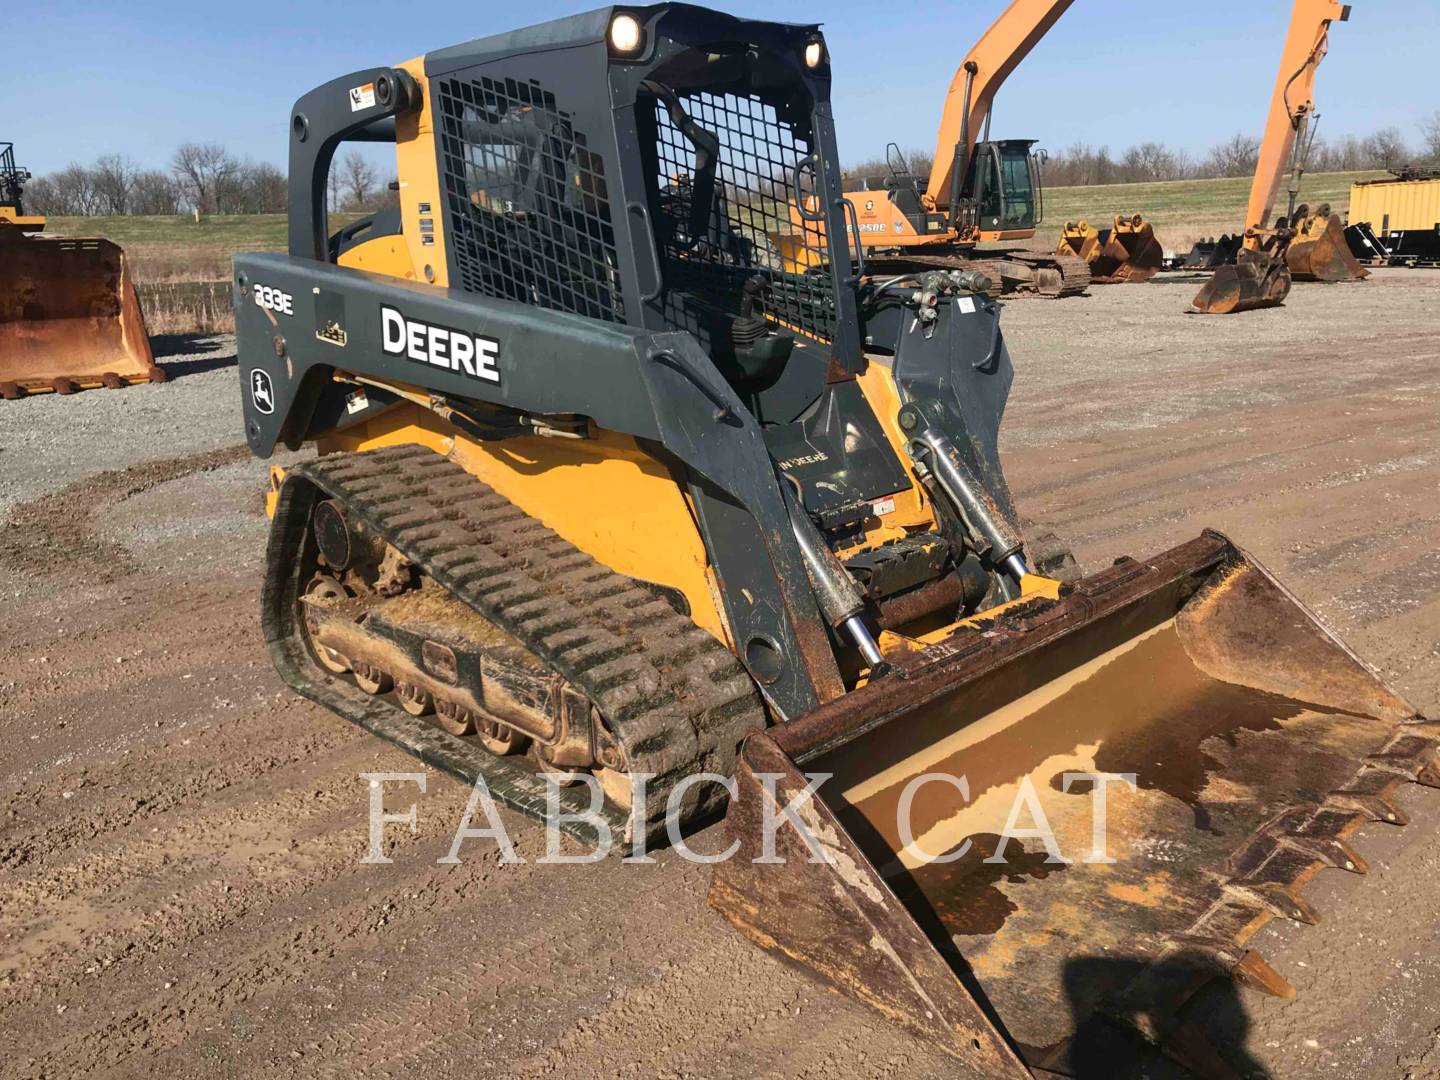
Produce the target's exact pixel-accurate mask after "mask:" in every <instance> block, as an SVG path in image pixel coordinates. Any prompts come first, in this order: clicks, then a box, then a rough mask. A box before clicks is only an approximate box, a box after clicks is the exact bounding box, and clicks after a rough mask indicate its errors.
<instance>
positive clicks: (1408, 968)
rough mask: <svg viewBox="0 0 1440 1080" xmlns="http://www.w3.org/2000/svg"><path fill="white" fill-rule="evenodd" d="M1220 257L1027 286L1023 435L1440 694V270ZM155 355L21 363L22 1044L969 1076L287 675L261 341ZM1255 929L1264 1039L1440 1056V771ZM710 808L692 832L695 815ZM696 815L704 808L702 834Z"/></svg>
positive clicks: (177, 1067) (545, 1070)
mask: <svg viewBox="0 0 1440 1080" xmlns="http://www.w3.org/2000/svg"><path fill="white" fill-rule="evenodd" d="M1194 288H1195V285H1194V283H1193V282H1189V283H1186V282H1182V283H1163V284H1153V283H1152V284H1149V285H1145V286H1134V287H1112V288H1109V289H1097V290H1096V294H1095V295H1094V296H1093V297H1091V298H1088V299H1080V300H1074V301H1066V302H1060V303H1050V302H1040V301H1028V302H1017V303H1014V304H1010V305H1008V307H1007V310H1006V327H1007V336H1008V340H1009V343H1010V347H1011V351H1012V353H1013V355H1014V357H1015V363H1016V369H1017V377H1016V383H1015V390H1014V394H1013V396H1012V408H1011V411H1010V414H1009V416H1008V418H1007V428H1006V434H1005V447H1004V449H1005V450H1006V452H1007V453H1008V459H1007V460H1008V466H1007V467H1008V471H1009V475H1010V478H1011V481H1012V485H1013V487H1014V488H1015V490H1016V492H1017V494H1018V496H1019V498H1020V500H1021V502H1022V505H1023V506H1024V508H1025V509H1026V510H1027V512H1028V513H1029V514H1030V515H1032V516H1034V517H1037V518H1040V519H1043V520H1045V521H1047V522H1048V523H1049V524H1051V525H1053V526H1054V527H1055V528H1056V529H1057V530H1059V531H1060V532H1061V533H1062V534H1063V535H1064V536H1066V537H1067V538H1068V539H1069V540H1070V541H1071V542H1072V543H1073V544H1074V545H1075V547H1076V551H1077V554H1078V556H1079V558H1080V560H1081V562H1082V564H1083V565H1084V566H1085V567H1086V569H1087V570H1094V569H1097V568H1099V567H1102V566H1104V565H1106V564H1108V562H1109V561H1110V560H1112V559H1113V558H1114V557H1116V556H1118V555H1121V554H1124V553H1135V554H1145V553H1149V552H1154V551H1157V550H1160V549H1162V548H1165V547H1167V546H1170V545H1172V544H1174V543H1177V542H1180V541H1182V540H1185V539H1188V538H1190V537H1193V536H1194V535H1196V533H1197V532H1198V531H1199V530H1200V528H1201V527H1202V526H1206V525H1209V526H1214V527H1217V528H1220V529H1222V530H1224V531H1226V532H1228V533H1229V534H1230V535H1231V536H1233V537H1234V538H1235V539H1236V540H1237V541H1239V542H1240V543H1242V544H1244V545H1245V546H1246V547H1248V548H1249V549H1250V550H1251V551H1252V552H1253V553H1254V554H1255V555H1256V556H1257V557H1259V558H1260V559H1261V560H1263V561H1264V562H1266V563H1267V564H1268V565H1269V566H1270V567H1271V568H1272V569H1273V570H1274V571H1275V572H1276V573H1277V575H1278V576H1279V577H1280V578H1281V579H1282V580H1283V581H1285V582H1286V583H1287V584H1288V585H1289V586H1290V587H1291V588H1292V589H1293V590H1294V591H1295V592H1296V593H1297V594H1298V595H1299V596H1300V597H1301V598H1302V599H1303V600H1304V601H1306V602H1307V603H1308V604H1310V605H1311V606H1312V607H1313V608H1315V609H1316V610H1317V611H1318V612H1319V614H1320V615H1321V617H1322V618H1324V619H1325V620H1327V621H1328V622H1329V623H1330V624H1331V625H1332V626H1333V627H1334V628H1335V629H1336V630H1338V631H1339V632H1340V634H1341V635H1342V636H1344V637H1345V638H1346V639H1347V640H1348V641H1349V642H1350V643H1351V644H1352V646H1354V647H1355V648H1356V650H1357V651H1358V652H1360V653H1361V654H1362V655H1364V656H1365V657H1367V658H1368V659H1369V660H1370V661H1371V662H1372V663H1373V664H1375V665H1376V666H1377V667H1378V668H1379V669H1380V670H1381V671H1382V672H1383V674H1384V675H1385V677H1386V678H1388V679H1389V680H1390V681H1391V682H1392V683H1393V685H1395V686H1396V687H1397V688H1398V689H1399V690H1400V691H1401V692H1402V693H1404V694H1406V695H1407V696H1408V697H1409V698H1410V699H1411V700H1412V701H1413V702H1414V703H1415V704H1416V705H1417V706H1419V707H1420V708H1421V709H1422V710H1424V711H1427V712H1429V713H1431V714H1432V715H1435V714H1440V411H1437V406H1440V337H1437V330H1440V272H1426V271H1387V272H1381V273H1379V274H1377V275H1376V279H1375V280H1373V281H1371V282H1370V283H1367V284H1363V285H1353V286H1314V285H1312V286H1303V285H1302V286H1298V287H1297V288H1296V291H1295V293H1294V294H1293V295H1292V297H1291V300H1290V302H1289V304H1288V305H1287V306H1286V307H1285V308H1283V309H1279V310H1272V311H1266V312H1257V313H1252V314H1249V315H1244V316H1239V317H1235V318H1231V319H1224V318H1202V317H1195V316H1185V315H1183V314H1181V311H1182V309H1183V307H1184V305H1185V302H1186V301H1187V300H1188V298H1189V295H1190V294H1191V293H1192V292H1193V291H1194ZM164 344H165V346H166V348H165V349H163V350H162V351H167V352H169V354H170V355H169V357H168V358H167V359H166V362H167V363H169V364H172V365H173V366H172V374H174V375H175V376H176V378H175V379H174V380H173V381H172V382H170V383H168V384H166V385H163V386H147V387H141V388H136V389H132V390H127V391H124V392H115V391H97V392H92V393H86V394H83V395H80V396H78V397H73V398H68V399H60V398H55V397H46V398H38V399H32V400H27V401H20V402H0V524H3V527H0V642H3V649H0V1076H4V1077H36V1076H54V1077H62V1076H74V1075H78V1074H81V1073H85V1074H90V1075H113V1076H141V1075H144V1076H150V1077H158V1076H164V1077H170V1076H176V1077H192V1076H193V1077H199V1076H206V1077H209V1076H245V1077H251V1076H280V1075H296V1074H303V1075H307V1076H309V1075H318V1076H329V1075H364V1076H405V1077H411V1076H415V1075H422V1074H423V1075H426V1076H429V1077H434V1078H440V1077H451V1076H456V1077H458V1076H462V1075H463V1076H467V1077H477V1076H479V1077H540V1076H548V1075H567V1076H605V1077H611V1076H614V1077H637V1078H638V1077H670V1078H680V1077H717V1078H729V1077H733V1078H748V1077H752V1076H757V1075H762V1074H763V1075H783V1076H795V1077H889V1076H940V1075H945V1076H955V1075H957V1073H956V1071H955V1068H954V1065H953V1063H951V1062H949V1061H947V1060H946V1059H943V1058H941V1057H939V1056H938V1055H937V1054H936V1053H935V1052H933V1051H932V1050H931V1049H929V1048H927V1046H926V1044H925V1043H924V1042H922V1041H920V1040H917V1039H913V1038H911V1037H909V1036H907V1035H905V1034H903V1033H901V1032H898V1031H896V1030H894V1029H892V1028H890V1027H887V1026H886V1025H885V1024H883V1023H881V1022H880V1021H879V1020H877V1019H876V1018H875V1017H874V1016H872V1015H871V1014H870V1013H868V1012H866V1011H864V1010H862V1009H860V1008H859V1007H857V1006H852V1005H851V1004H849V1003H848V1002H847V1001H846V1000H844V999H842V998H840V997H838V996H836V995H835V994H832V993H830V992H827V991H826V990H824V989H822V988H820V987H819V986H818V985H816V984H814V983H812V982H810V981H809V980H808V979H806V978H805V977H803V976H802V975H800V974H798V973H796V972H794V971H792V970H790V969H788V968H786V967H784V966H782V965H780V964H778V963H776V962H775V961H773V960H771V959H770V958H768V957H767V956H765V955H764V954H762V953H761V952H759V951H758V950H755V949H753V948H752V947H751V946H749V945H748V944H747V943H745V942H744V941H743V940H741V939H740V938H739V937H738V936H737V935H735V934H734V933H732V932H731V931H730V930H729V929H728V928H727V926H726V925H724V924H723V923H722V921H721V920H720V919H719V918H718V917H717V916H716V915H714V914H713V913H712V912H711V911H710V910H709V909H708V908H707V907H706V905H705V903H704V893H705V888H706V884H707V873H706V871H705V868H704V867H699V866H695V865H691V864H689V863H687V862H684V861H682V860H680V859H679V858H677V857H675V856H674V855H673V854H669V855H667V854H665V853H661V854H660V855H659V857H658V859H657V863H656V865H654V866H649V867H637V866H627V865H622V864H621V863H619V862H618V861H613V860H612V861H609V862H606V863H602V864H597V865H592V866H585V867H576V866H556V865H540V864H537V863H536V862H535V861H534V860H535V859H536V858H537V857H538V856H540V855H543V854H544V835H543V832H542V830H541V829H540V827H539V826H538V825H536V824H535V823H533V822H530V821H529V820H527V819H523V818H520V817H518V816H514V815H509V814H507V815H506V816H505V821H506V823H507V825H508V827H509V831H510V835H511V837H512V838H513V840H514V842H515V845H516V849H517V851H518V853H519V854H520V855H521V856H523V857H524V858H525V859H526V860H527V862H526V863H525V864H523V865H502V864H500V863H499V862H498V860H497V858H496V853H495V850H494V845H493V844H492V843H490V842H489V841H475V842H472V843H471V844H469V845H468V846H467V848H466V849H464V851H463V857H462V861H461V863H460V864H459V865H437V862H436V860H437V858H439V857H441V856H443V855H445V854H446V853H447V851H448V850H449V848H450V843H451V837H452V833H453V832H454V829H455V827H456V825H457V823H458V821H459V819H460V815H461V813H462V810H463V807H464V805H465V800H466V795H467V792H466V791H465V790H464V789H463V788H462V787H461V786H460V785H459V784H457V783H455V782H454V781H452V780H450V779H448V778H446V777H444V776H443V775H441V774H438V773H435V772H433V771H428V778H427V786H426V791H425V792H424V793H423V794H421V793H420V792H418V790H416V789H415V788H413V787H409V788H407V787H404V786H397V787H396V788H395V789H394V790H392V792H391V794H390V796H389V798H388V801H387V805H388V806H389V807H390V808H391V809H392V810H403V809H404V808H405V807H406V806H408V805H409V803H410V802H411V801H412V800H413V801H415V802H416V803H417V804H418V822H419V824H418V829H417V831H416V832H415V833H414V834H413V835H412V834H411V832H410V831H409V830H408V829H406V828H404V827H398V826H392V827H390V829H389V830H388V833H387V851H388V854H389V855H390V856H391V858H392V859H393V862H392V863H391V864H389V865H366V864H363V863H362V862H361V858H362V857H363V856H364V854H365V851H366V842H367V841H366V834H367V825H366V807H367V804H368V799H369V793H368V785H367V781H366V780H364V779H363V778H362V777H361V775H360V774H362V773H367V772H374V771H396V772H416V771H420V772H427V770H425V769H423V767H422V766H420V765H419V764H418V763H417V762H415V761H414V760H413V759H411V758H409V757H407V756H405V755H403V754H402V753H400V752H399V751H398V750H395V749H393V748H391V747H390V746H388V744H383V743H380V742H378V741H376V740H375V739H373V738H371V737H369V736H367V735H365V734H364V733H362V732H361V731H359V730H358V729H356V728H353V727H351V726H350V725H348V724H346V723H344V722H342V721H339V720H337V719H334V718H332V717H331V716H329V715H328V714H326V713H325V712H323V711H322V710H321V709H319V708H318V707H316V706H313V705H311V704H308V703H306V702H304V701H302V700H300V699H298V698H297V697H296V696H295V695H293V694H292V693H290V692H288V691H287V690H286V689H285V688H284V687H283V686H282V684H281V682H280V680H279V678H278V677H277V676H276V674H275V673H274V671H273V670H272V668H271V665H270V662H269V660H268V658H267V657H266V654H265V651H264V648H263V646H262V643H261V640H260V634H259V627H258V625H257V622H258V619H257V616H258V583H259V578H260V565H261V555H262V549H263V545H264V538H265V528H266V523H265V521H264V519H263V516H262V503H261V496H260V492H261V490H262V488H263V485H264V481H265V470H266V465H265V464H264V463H262V462H259V461H256V460H253V459H251V458H250V457H249V456H248V455H247V454H246V453H245V452H244V451H243V450H242V449H241V448H240V447H239V444H240V442H241V437H240V417H239V399H238V390H237V386H236V381H237V380H236V376H235V371H234V367H233V360H232V358H231V357H230V355H229V353H230V344H229V342H227V341H225V340H218V341H213V342H208V343H207V342H194V341H180V340H176V341H169V342H166V343H164ZM1408 800H1409V803H1410V805H1411V806H1412V807H1413V809H1414V811H1415V816H1416V821H1415V823H1414V824H1413V825H1411V826H1409V827H1408V828H1405V829H1393V828H1390V829H1384V828H1379V827H1375V828H1372V829H1369V830H1367V831H1366V833H1365V834H1364V835H1363V836H1362V837H1361V838H1360V840H1359V846H1360V848H1361V850H1362V852H1363V853H1364V854H1365V855H1366V856H1367V857H1368V858H1369V859H1370V862H1371V865H1372V872H1371V873H1370V875H1369V876H1368V877H1366V878H1363V879H1361V878H1356V877H1353V876H1351V875H1345V874H1342V873H1339V872H1331V873H1326V874H1322V875H1321V877H1320V878H1319V879H1318V880H1317V882H1316V883H1315V884H1314V885H1313V886H1312V887H1311V888H1310V889H1309V890H1308V895H1309V896H1311V897H1312V899H1313V900H1314V902H1315V904H1316V906H1317V907H1318V908H1319V909H1320V911H1321V913H1322V917H1323V920H1324V921H1323V923H1322V924H1321V925H1320V926H1317V927H1297V926H1294V925H1285V926H1281V927H1279V928H1278V929H1276V930H1273V931H1268V932H1267V933H1266V934H1265V936H1264V940H1263V941H1262V942H1261V948H1262V949H1263V950H1264V951H1265V953H1266V955H1267V956H1269V957H1270V959H1271V960H1272V962H1273V963H1274V964H1275V966H1276V967H1277V968H1279V969H1280V970H1281V971H1282V972H1284V973H1285V974H1286V975H1287V976H1288V977H1289V978H1290V979H1291V981H1292V982H1294V983H1295V984H1296V986H1297V987H1298V989H1299V996H1298V997H1297V998H1296V999H1295V1000H1293V1001H1284V1002H1282V1001H1276V1000H1272V999H1264V998H1261V997H1259V996H1257V995H1254V994H1251V993H1248V992H1247V993H1244V994H1243V995H1242V996H1241V998H1240V1004H1241V1006H1242V1010H1243V1012H1242V1015H1241V1016H1239V1017H1238V1018H1237V1017H1232V1018H1230V1021H1229V1024H1230V1027H1229V1029H1228V1031H1229V1033H1230V1034H1229V1035H1226V1034H1224V1033H1221V1032H1218V1031H1217V1034H1216V1038H1217V1039H1222V1038H1230V1037H1232V1036H1233V1035H1234V1034H1235V1033H1236V1030H1237V1029H1238V1033H1239V1045H1238V1047H1231V1048H1230V1049H1229V1050H1227V1053H1229V1054H1230V1056H1231V1059H1232V1061H1234V1062H1235V1063H1236V1064H1238V1065H1243V1066H1244V1067H1245V1068H1248V1069H1250V1070H1251V1071H1253V1072H1255V1073H1257V1074H1262V1073H1266V1074H1270V1075H1275V1076H1281V1077H1319V1076H1327V1075H1331V1074H1340V1075H1348V1076H1354V1077H1367V1078H1368V1077H1377V1078H1378V1077H1414V1078H1418V1077H1435V1076H1440V841H1437V840H1436V838H1435V826H1436V823H1437V822H1440V792H1436V791H1419V790H1415V791H1412V792H1410V793H1409V795H1408ZM703 842H704V840H703V839H702V841H701V843H703ZM697 846H698V845H697Z"/></svg>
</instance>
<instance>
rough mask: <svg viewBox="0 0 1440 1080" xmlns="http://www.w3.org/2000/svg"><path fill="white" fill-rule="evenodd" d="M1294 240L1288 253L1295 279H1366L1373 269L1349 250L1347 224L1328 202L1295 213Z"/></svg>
mask: <svg viewBox="0 0 1440 1080" xmlns="http://www.w3.org/2000/svg"><path fill="white" fill-rule="evenodd" d="M1293 227H1294V229H1295V239H1294V240H1292V241H1290V249H1289V250H1288V251H1287V252H1286V253H1285V262H1286V263H1287V264H1288V265H1289V267H1290V276H1291V277H1293V278H1294V279H1295V280H1296V281H1363V280H1365V278H1367V277H1369V276H1370V272H1369V271H1368V270H1366V269H1365V268H1364V267H1363V266H1361V265H1360V261H1359V260H1358V259H1356V258H1355V256H1354V255H1353V254H1351V252H1350V244H1349V241H1347V240H1346V239H1345V226H1344V224H1343V223H1342V222H1341V221H1340V215H1339V214H1332V213H1331V212H1330V206H1329V204H1328V203H1326V204H1324V205H1322V206H1321V207H1320V208H1319V209H1318V210H1317V211H1315V213H1313V214H1311V213H1307V211H1306V208H1305V207H1303V206H1302V207H1301V208H1300V210H1299V211H1298V212H1297V213H1296V215H1295V223H1294V226H1293Z"/></svg>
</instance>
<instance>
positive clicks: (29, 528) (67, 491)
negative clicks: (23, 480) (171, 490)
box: [0, 446, 250, 582]
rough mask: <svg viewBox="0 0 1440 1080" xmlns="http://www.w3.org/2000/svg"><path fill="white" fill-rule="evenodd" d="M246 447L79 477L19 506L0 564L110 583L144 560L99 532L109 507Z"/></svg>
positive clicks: (0, 540) (214, 465) (236, 456)
mask: <svg viewBox="0 0 1440 1080" xmlns="http://www.w3.org/2000/svg"><path fill="white" fill-rule="evenodd" d="M249 456H250V451H249V449H248V448H247V447H245V446H231V447H226V448H225V449H223V450H210V451H206V452H205V453H201V454H190V455H187V456H185V457H178V458H168V459H165V460H161V461H147V462H144V463H143V464H139V465H131V466H129V467H128V468H124V469H113V470H109V471H107V472H102V473H98V474H97V475H95V476H91V477H87V478H85V479H84V480H80V481H77V482H76V483H73V484H71V485H69V486H68V487H66V488H64V489H62V490H60V491H57V492H55V493H54V494H51V495H45V496H42V497H41V498H39V499H36V500H34V501H33V502H28V503H23V504H21V505H20V506H17V507H16V508H15V509H14V510H13V511H12V512H11V514H10V517H9V519H8V520H7V521H6V523H5V528H4V532H3V534H0V566H4V567H6V568H7V569H10V570H12V571H14V572H16V573H20V574H40V575H46V576H55V575H60V574H63V575H64V576H65V577H66V578H69V579H80V580H82V581H86V582H108V581H114V580H116V579H118V578H121V577H124V576H126V575H128V574H133V573H134V572H135V571H136V570H137V569H138V568H139V567H140V565H141V559H140V558H138V557H137V554H136V553H134V552H130V551H128V550H127V549H126V548H125V547H123V546H122V545H120V544H117V543H115V542H114V541H111V540H106V539H104V538H102V537H101V536H99V535H98V534H97V532H96V525H95V522H96V519H97V518H98V517H99V516H100V515H102V514H103V513H104V511H106V510H107V509H109V508H110V507H113V506H114V505H115V504H117V503H120V502H123V501H124V500H125V499H127V498H130V497H131V496H133V495H138V494H140V493H141V492H144V491H149V490H150V489H151V488H154V487H158V486H159V485H161V484H166V483H170V482H172V481H175V480H180V479H183V478H184V477H188V476H192V475H194V474H195V473H204V472H209V471H212V470H214V469H219V468H222V467H224V466H226V465H232V464H234V463H235V462H237V461H244V460H246V459H247V458H249Z"/></svg>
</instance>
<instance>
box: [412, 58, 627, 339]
mask: <svg viewBox="0 0 1440 1080" xmlns="http://www.w3.org/2000/svg"><path fill="white" fill-rule="evenodd" d="M438 105H439V110H438V111H439V118H440V132H439V135H440V149H441V160H442V162H443V170H442V171H443V173H444V176H443V182H444V185H445V192H444V197H445V200H446V203H447V206H448V209H449V211H450V237H449V242H450V249H451V253H452V259H453V261H454V265H455V268H456V270H457V272H458V278H459V280H457V281H453V282H452V285H455V286H457V287H459V288H462V289H465V290H468V291H469V292H475V293H483V294H484V295H486V296H497V297H502V298H504V299H508V300H518V301H521V302H522V303H528V304H534V305H536V306H538V307H543V308H552V309H555V310H557V311H569V312H574V313H575V314H577V315H586V316H589V317H591V318H595V319H605V320H608V321H610V322H624V321H625V312H624V307H623V303H622V301H621V293H620V270H619V266H620V264H619V261H618V259H617V258H616V254H615V235H614V231H613V229H612V228H611V219H610V203H609V199H608V195H607V192H606V188H605V172H604V163H603V162H602V160H601V158H600V155H599V154H597V153H593V152H591V151H590V150H589V149H587V146H586V139H585V136H584V135H583V134H582V133H581V132H578V131H576V130H575V128H574V126H573V124H572V123H571V118H570V115H569V114H568V113H565V112H562V111H560V110H559V109H558V108H556V105H555V97H554V95H553V94H551V93H549V92H548V91H546V90H544V89H543V88H542V87H541V86H540V84H539V83H537V82H535V81H533V80H531V81H529V82H521V81H518V80H516V79H492V78H489V77H486V76H482V77H481V78H479V79H459V78H451V79H444V80H441V81H440V84H439V94H438Z"/></svg>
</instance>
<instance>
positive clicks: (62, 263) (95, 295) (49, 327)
mask: <svg viewBox="0 0 1440 1080" xmlns="http://www.w3.org/2000/svg"><path fill="white" fill-rule="evenodd" d="M164 379H165V374H164V371H163V370H162V369H160V368H159V367H157V366H156V364H155V360H154V357H153V355H152V353H151V351H150V338H149V336H148V335H147V334H146V332H145V320H144V317H143V315H142V314H141V311H140V301H139V298H138V297H137V296H136V293H135V286H134V283H133V282H132V281H131V278H130V269H129V265H128V263H127V262H126V259H125V255H124V252H122V251H121V250H120V248H119V247H118V246H117V245H115V244H113V243H111V242H110V241H109V240H101V239H51V238H42V237H30V236H26V235H25V234H23V233H22V232H21V231H20V230H19V229H17V228H13V227H3V226H0V396H3V397H5V398H16V397H22V396H24V395H26V394H37V393H48V392H56V393H61V394H69V393H73V392H75V391H76V390H83V389H88V388H91V387H97V386H106V387H122V386H128V385H131V384H134V383H140V382H163V381H164Z"/></svg>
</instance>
